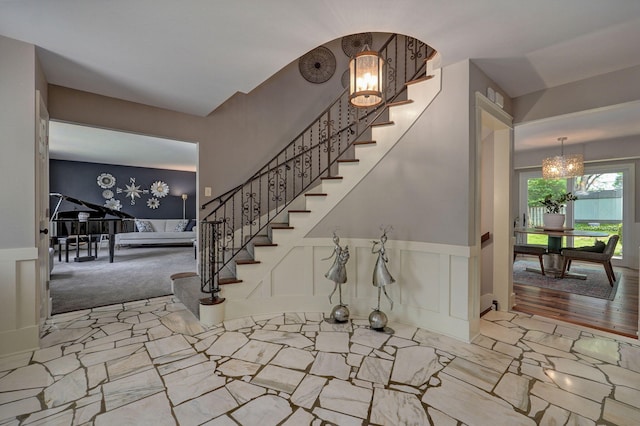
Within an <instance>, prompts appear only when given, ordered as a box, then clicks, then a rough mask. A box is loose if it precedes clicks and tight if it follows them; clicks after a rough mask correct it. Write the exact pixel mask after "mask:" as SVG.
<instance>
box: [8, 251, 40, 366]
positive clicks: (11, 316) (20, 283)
mask: <svg viewBox="0 0 640 426" xmlns="http://www.w3.org/2000/svg"><path fill="white" fill-rule="evenodd" d="M37 260H38V250H37V249H36V248H35V247H26V248H15V249H0V283H2V285H1V286H0V356H2V355H7V354H11V353H14V352H22V351H26V350H33V349H36V348H37V347H38V338H39V336H38V334H39V331H38V312H37V311H36V307H37V306H38V295H37V294H36V291H37V290H36V289H37V287H38V286H37V285H36V265H37Z"/></svg>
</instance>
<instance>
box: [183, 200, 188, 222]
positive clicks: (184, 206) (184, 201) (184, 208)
mask: <svg viewBox="0 0 640 426" xmlns="http://www.w3.org/2000/svg"><path fill="white" fill-rule="evenodd" d="M187 198H188V197H187V194H182V220H185V219H186V218H185V216H186V215H185V212H186V203H187Z"/></svg>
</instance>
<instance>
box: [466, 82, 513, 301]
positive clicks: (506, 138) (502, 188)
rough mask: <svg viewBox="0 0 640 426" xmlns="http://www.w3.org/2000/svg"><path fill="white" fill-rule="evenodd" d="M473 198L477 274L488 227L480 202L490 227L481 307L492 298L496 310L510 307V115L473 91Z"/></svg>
mask: <svg viewBox="0 0 640 426" xmlns="http://www.w3.org/2000/svg"><path fill="white" fill-rule="evenodd" d="M475 104H476V126H475V127H476V164H477V167H476V176H475V178H476V179H475V181H476V188H475V190H476V200H475V207H476V208H475V211H476V213H475V216H476V217H475V224H476V229H475V234H476V244H475V245H476V247H477V249H478V253H479V255H478V256H477V258H478V264H479V265H478V271H479V273H478V276H479V277H480V276H482V273H481V272H482V265H481V264H482V260H481V259H482V255H481V254H482V248H481V234H482V233H483V232H486V231H487V230H482V229H480V225H481V223H482V221H481V211H482V209H481V204H482V203H487V202H488V203H490V205H489V210H490V211H491V215H492V217H491V220H490V222H491V223H492V226H491V227H492V230H490V232H491V240H490V241H491V242H490V244H491V250H493V256H492V261H491V262H490V264H489V265H485V267H490V268H492V269H493V271H492V275H493V292H492V293H491V294H490V295H481V307H480V308H481V311H484V310H485V309H486V306H484V305H486V303H487V301H489V303H491V302H492V300H489V298H490V297H491V298H493V300H496V301H497V302H498V310H501V311H509V310H510V309H511V307H512V306H513V305H514V303H515V294H514V293H513V263H512V257H513V242H512V240H513V237H512V235H513V229H512V217H511V216H512V202H511V197H512V194H513V191H512V182H513V117H511V116H510V115H509V114H508V113H506V112H505V111H504V110H503V109H501V108H500V107H499V106H498V105H496V104H495V103H494V102H491V101H490V100H489V98H487V97H486V96H484V95H483V94H482V93H479V92H476V94H475ZM486 132H492V133H493V142H494V147H493V158H492V159H491V160H492V161H490V162H488V164H490V163H493V164H492V171H491V173H490V174H491V175H492V177H493V185H492V186H493V195H492V197H491V199H489V200H482V199H481V198H482V197H481V184H482V181H481V180H482V172H481V165H482V164H483V160H482V157H481V152H482V149H481V148H482V141H483V135H484V134H486Z"/></svg>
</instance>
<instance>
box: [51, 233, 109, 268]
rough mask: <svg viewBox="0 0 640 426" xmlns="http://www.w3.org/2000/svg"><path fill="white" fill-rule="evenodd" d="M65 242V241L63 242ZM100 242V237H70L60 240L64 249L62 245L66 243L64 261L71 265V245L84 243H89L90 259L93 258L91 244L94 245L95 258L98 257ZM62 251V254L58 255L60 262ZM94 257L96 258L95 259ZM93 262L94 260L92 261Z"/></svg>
mask: <svg viewBox="0 0 640 426" xmlns="http://www.w3.org/2000/svg"><path fill="white" fill-rule="evenodd" d="M62 240H64V241H62ZM99 240H100V235H80V236H78V235H70V236H68V237H65V238H60V247H61V248H62V244H63V243H64V259H65V262H67V263H69V245H71V244H76V245H77V244H83V243H87V244H88V246H87V250H88V254H89V257H91V256H92V255H91V243H93V252H94V253H95V254H94V256H95V257H97V255H98V241H99ZM61 252H62V250H60V252H59V253H58V260H60V261H61V259H60V257H61V256H62V253H61ZM95 257H94V258H95ZM91 260H93V259H91Z"/></svg>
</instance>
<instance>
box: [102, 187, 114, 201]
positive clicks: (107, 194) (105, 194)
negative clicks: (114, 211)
mask: <svg viewBox="0 0 640 426" xmlns="http://www.w3.org/2000/svg"><path fill="white" fill-rule="evenodd" d="M102 196H103V197H104V198H106V199H107V200H108V199H110V198H113V191H112V190H110V189H105V190H104V191H102Z"/></svg>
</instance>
